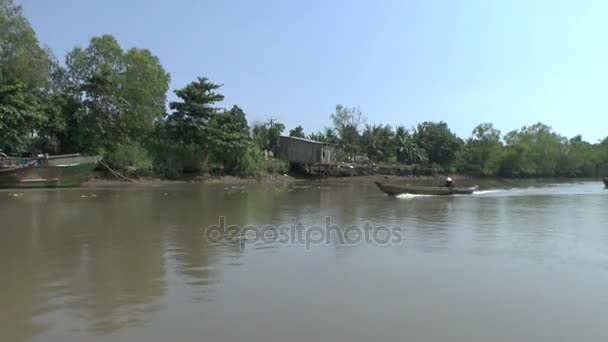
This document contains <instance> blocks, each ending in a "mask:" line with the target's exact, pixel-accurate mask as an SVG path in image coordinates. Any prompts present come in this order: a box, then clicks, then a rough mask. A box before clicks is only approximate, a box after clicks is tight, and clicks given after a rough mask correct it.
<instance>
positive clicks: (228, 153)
mask: <svg viewBox="0 0 608 342" xmlns="http://www.w3.org/2000/svg"><path fill="white" fill-rule="evenodd" d="M207 131H208V134H209V141H210V146H209V147H208V148H209V149H210V150H211V153H212V157H213V161H214V162H215V163H217V164H220V165H221V166H222V167H223V168H225V169H227V170H228V171H230V172H238V171H239V170H238V168H239V160H240V159H239V158H241V156H242V154H243V153H245V152H246V151H247V150H248V149H249V147H250V145H252V140H251V138H250V136H249V126H248V125H247V119H246V118H245V112H243V110H242V109H241V108H239V107H238V106H233V107H232V108H231V109H230V110H229V111H224V112H223V113H219V114H214V115H212V116H211V120H210V121H209V128H208V129H207Z"/></svg>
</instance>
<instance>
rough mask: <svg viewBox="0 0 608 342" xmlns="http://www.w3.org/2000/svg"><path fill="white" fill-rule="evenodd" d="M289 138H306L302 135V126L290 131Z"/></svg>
mask: <svg viewBox="0 0 608 342" xmlns="http://www.w3.org/2000/svg"><path fill="white" fill-rule="evenodd" d="M289 136H290V137H297V138H306V134H304V128H302V126H298V127H296V128H294V129H292V130H290V131H289Z"/></svg>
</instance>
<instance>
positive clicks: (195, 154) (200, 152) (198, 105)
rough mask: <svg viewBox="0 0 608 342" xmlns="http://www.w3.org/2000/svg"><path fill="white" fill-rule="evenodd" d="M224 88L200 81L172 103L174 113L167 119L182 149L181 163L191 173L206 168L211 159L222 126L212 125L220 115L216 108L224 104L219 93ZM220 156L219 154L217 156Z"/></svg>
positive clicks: (169, 128) (186, 88) (183, 89)
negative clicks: (213, 144)
mask: <svg viewBox="0 0 608 342" xmlns="http://www.w3.org/2000/svg"><path fill="white" fill-rule="evenodd" d="M220 87H221V86H220V85H218V84H214V83H211V82H210V81H209V80H208V79H207V78H204V77H199V78H198V79H197V80H196V81H194V82H192V83H190V84H188V85H187V86H186V87H184V88H182V89H178V90H175V94H176V95H177V97H178V98H179V100H178V101H173V102H171V103H169V107H170V108H171V110H172V113H171V115H170V116H168V118H167V129H168V130H169V132H170V133H169V134H170V136H171V138H172V139H173V140H174V141H175V142H176V143H177V144H178V145H179V146H180V147H179V148H180V153H179V154H180V159H181V160H182V161H183V167H184V169H186V170H187V171H198V170H200V169H201V168H204V167H206V165H207V163H208V160H209V157H210V156H211V152H212V151H211V149H210V148H209V147H210V146H212V140H213V139H214V138H215V137H217V134H216V132H215V131H214V130H215V129H216V128H217V126H218V125H219V126H220V127H221V125H220V124H218V123H217V122H214V123H212V120H214V117H215V116H216V115H217V114H218V111H219V110H218V108H216V107H215V105H216V104H217V103H218V102H221V101H223V100H224V96H223V95H221V94H218V93H217V92H216V90H217V89H219V88H220ZM220 121H221V120H220ZM216 153H217V152H216Z"/></svg>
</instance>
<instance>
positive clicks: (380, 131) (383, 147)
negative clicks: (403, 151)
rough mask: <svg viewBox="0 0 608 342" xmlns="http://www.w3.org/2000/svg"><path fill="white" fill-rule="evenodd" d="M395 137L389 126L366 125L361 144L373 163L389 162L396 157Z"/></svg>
mask: <svg viewBox="0 0 608 342" xmlns="http://www.w3.org/2000/svg"><path fill="white" fill-rule="evenodd" d="M394 137H395V133H394V132H393V130H392V128H391V126H389V125H385V126H382V125H365V129H364V130H363V134H362V136H361V144H362V147H363V150H364V151H365V153H366V155H367V157H368V158H369V159H370V160H372V161H377V162H383V161H388V160H389V159H390V158H391V156H393V155H394V151H395V149H394V147H393V143H394Z"/></svg>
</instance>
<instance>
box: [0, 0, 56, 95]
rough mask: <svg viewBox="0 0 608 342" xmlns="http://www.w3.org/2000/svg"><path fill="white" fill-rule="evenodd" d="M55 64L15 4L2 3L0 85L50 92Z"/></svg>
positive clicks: (10, 2)
mask: <svg viewBox="0 0 608 342" xmlns="http://www.w3.org/2000/svg"><path fill="white" fill-rule="evenodd" d="M54 67H55V61H54V59H53V58H52V55H51V53H50V51H49V49H48V48H46V47H43V46H41V45H40V43H39V42H38V38H37V37H36V33H35V32H34V30H33V29H32V27H31V25H30V23H29V22H28V20H27V19H26V18H25V17H24V16H23V10H22V8H21V6H17V5H16V4H15V3H14V2H13V0H0V85H7V84H13V85H15V84H25V85H26V86H27V87H28V88H30V89H49V88H50V81H51V72H52V70H53V68H54Z"/></svg>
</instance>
